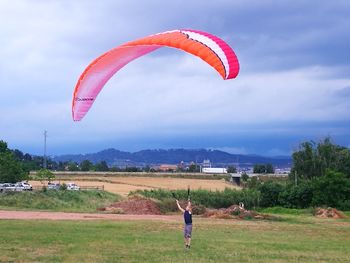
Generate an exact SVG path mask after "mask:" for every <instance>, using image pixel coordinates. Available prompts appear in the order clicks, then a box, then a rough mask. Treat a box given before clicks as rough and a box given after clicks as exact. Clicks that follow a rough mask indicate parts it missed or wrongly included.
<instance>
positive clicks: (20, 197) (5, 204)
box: [0, 190, 120, 212]
mask: <svg viewBox="0 0 350 263" xmlns="http://www.w3.org/2000/svg"><path fill="white" fill-rule="evenodd" d="M119 198H120V197H119V196H118V195H115V194H112V193H108V192H105V191H54V190H51V191H46V192H45V191H33V192H8V193H1V194H0V209H10V210H12V209H24V210H28V209H30V210H50V211H64V212H96V209H97V208H98V207H103V206H106V205H109V204H111V203H112V202H114V201H116V200H118V199H119Z"/></svg>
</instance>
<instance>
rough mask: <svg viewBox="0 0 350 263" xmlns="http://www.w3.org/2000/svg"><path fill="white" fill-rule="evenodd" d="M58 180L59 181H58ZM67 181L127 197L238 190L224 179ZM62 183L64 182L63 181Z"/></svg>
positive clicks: (83, 178)
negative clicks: (137, 193)
mask: <svg viewBox="0 0 350 263" xmlns="http://www.w3.org/2000/svg"><path fill="white" fill-rule="evenodd" d="M56 180H57V179H56ZM64 180H65V181H67V182H68V181H73V182H76V183H77V184H78V185H80V186H102V185H103V186H104V189H105V190H106V191H108V192H111V193H116V194H120V195H123V196H127V195H128V194H129V192H131V191H136V190H144V189H148V190H149V189H158V188H162V189H187V186H188V185H190V186H191V189H207V190H213V191H215V190H219V191H222V190H224V189H225V188H238V187H237V186H235V185H232V184H230V183H228V182H226V181H225V180H223V179H220V180H213V179H211V180H209V179H186V178H172V177H155V178H153V177H141V176H140V177H129V176H128V177H117V176H113V177H108V176H107V177H106V176H100V177H97V176H77V177H73V176H72V177H70V178H69V179H67V178H65V179H64ZM61 182H62V180H61ZM30 183H31V184H32V185H33V186H40V185H41V183H40V182H39V181H30Z"/></svg>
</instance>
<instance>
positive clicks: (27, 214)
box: [0, 210, 182, 222]
mask: <svg viewBox="0 0 350 263" xmlns="http://www.w3.org/2000/svg"><path fill="white" fill-rule="evenodd" d="M0 219H19V220H38V219H45V220H124V221H128V220H155V221H166V222H182V216H181V215H170V216H169V215H119V214H97V213H65V212H46V211H45V212H43V211H5V210H0Z"/></svg>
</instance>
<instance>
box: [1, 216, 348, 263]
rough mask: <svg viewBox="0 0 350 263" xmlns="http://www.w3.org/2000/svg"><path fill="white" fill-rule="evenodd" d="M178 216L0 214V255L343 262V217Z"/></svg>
mask: <svg viewBox="0 0 350 263" xmlns="http://www.w3.org/2000/svg"><path fill="white" fill-rule="evenodd" d="M194 223H195V225H194V232H193V244H192V248H191V250H190V251H185V249H184V248H183V244H182V224H181V222H178V223H174V222H158V221H89V222H86V221H16V220H1V221H0V229H1V238H0V261H1V262H349V261H350V221H349V220H328V219H327V220H322V219H316V218H313V217H310V216H301V215H298V216H292V215H286V216H284V220H281V221H250V220H248V221H236V220H209V219H199V218H195V219H194Z"/></svg>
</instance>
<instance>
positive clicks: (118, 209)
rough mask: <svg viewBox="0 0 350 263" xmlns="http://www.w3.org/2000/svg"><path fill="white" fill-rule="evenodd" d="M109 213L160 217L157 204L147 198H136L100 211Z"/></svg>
mask: <svg viewBox="0 0 350 263" xmlns="http://www.w3.org/2000/svg"><path fill="white" fill-rule="evenodd" d="M99 210H102V211H109V212H112V213H115V214H129V215H160V214H161V213H160V210H159V207H158V206H157V204H156V203H155V202H154V201H152V200H150V199H147V198H142V197H138V196H134V197H131V198H129V199H128V200H124V201H120V202H116V203H113V204H111V205H110V206H108V207H105V208H102V209H99Z"/></svg>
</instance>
